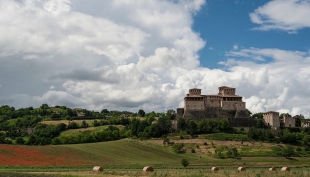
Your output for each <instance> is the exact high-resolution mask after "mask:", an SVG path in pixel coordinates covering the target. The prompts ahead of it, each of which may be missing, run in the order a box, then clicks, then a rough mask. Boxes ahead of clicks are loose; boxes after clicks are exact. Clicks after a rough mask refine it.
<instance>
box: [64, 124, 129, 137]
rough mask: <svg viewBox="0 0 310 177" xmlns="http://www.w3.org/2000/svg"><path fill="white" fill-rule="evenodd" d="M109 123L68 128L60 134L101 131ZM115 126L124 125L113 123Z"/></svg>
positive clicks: (120, 126)
mask: <svg viewBox="0 0 310 177" xmlns="http://www.w3.org/2000/svg"><path fill="white" fill-rule="evenodd" d="M108 126H109V125H105V126H98V127H87V128H78V129H69V130H66V131H63V132H61V134H60V135H61V136H67V135H74V134H78V133H81V132H86V131H90V132H99V131H102V130H104V129H106V128H108ZM114 126H115V127H117V128H119V129H122V128H123V127H124V126H122V125H114Z"/></svg>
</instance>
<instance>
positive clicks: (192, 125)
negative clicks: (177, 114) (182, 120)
mask: <svg viewBox="0 0 310 177" xmlns="http://www.w3.org/2000/svg"><path fill="white" fill-rule="evenodd" d="M187 133H188V134H190V135H191V136H194V135H195V134H196V133H197V124H196V122H195V121H193V120H191V121H190V122H189V125H188V129H187Z"/></svg>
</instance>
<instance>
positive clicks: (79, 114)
mask: <svg viewBox="0 0 310 177" xmlns="http://www.w3.org/2000/svg"><path fill="white" fill-rule="evenodd" d="M77 116H78V117H85V113H84V112H79V113H77Z"/></svg>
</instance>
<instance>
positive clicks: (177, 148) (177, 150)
mask: <svg viewBox="0 0 310 177" xmlns="http://www.w3.org/2000/svg"><path fill="white" fill-rule="evenodd" d="M182 148H183V145H182V144H174V145H173V146H172V149H173V152H175V153H181V152H183V150H182Z"/></svg>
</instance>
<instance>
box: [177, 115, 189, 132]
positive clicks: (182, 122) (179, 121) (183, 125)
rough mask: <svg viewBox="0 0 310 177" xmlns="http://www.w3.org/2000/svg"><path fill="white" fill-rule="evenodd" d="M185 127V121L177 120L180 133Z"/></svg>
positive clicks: (182, 119)
mask: <svg viewBox="0 0 310 177" xmlns="http://www.w3.org/2000/svg"><path fill="white" fill-rule="evenodd" d="M186 127H187V124H186V121H185V119H184V118H181V119H179V120H178V129H180V130H181V131H184V130H185V129H186Z"/></svg>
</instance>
